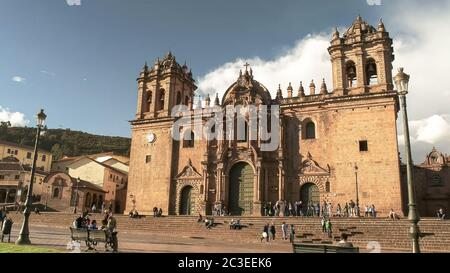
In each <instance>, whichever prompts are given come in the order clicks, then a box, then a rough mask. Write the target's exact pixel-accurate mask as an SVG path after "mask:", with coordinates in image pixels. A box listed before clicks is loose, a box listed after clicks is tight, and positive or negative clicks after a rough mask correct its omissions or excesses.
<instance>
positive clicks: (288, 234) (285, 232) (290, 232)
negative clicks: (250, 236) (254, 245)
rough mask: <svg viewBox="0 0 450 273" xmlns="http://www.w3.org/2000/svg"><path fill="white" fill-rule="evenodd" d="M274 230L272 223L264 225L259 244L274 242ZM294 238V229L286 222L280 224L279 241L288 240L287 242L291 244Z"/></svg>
mask: <svg viewBox="0 0 450 273" xmlns="http://www.w3.org/2000/svg"><path fill="white" fill-rule="evenodd" d="M276 233H277V231H276V228H275V225H274V223H273V222H272V223H271V224H266V225H264V227H263V232H262V235H261V242H263V241H265V242H270V241H275V238H276ZM294 238H295V227H294V225H292V224H291V225H288V224H286V222H283V223H282V224H281V239H282V240H289V242H291V243H293V242H294Z"/></svg>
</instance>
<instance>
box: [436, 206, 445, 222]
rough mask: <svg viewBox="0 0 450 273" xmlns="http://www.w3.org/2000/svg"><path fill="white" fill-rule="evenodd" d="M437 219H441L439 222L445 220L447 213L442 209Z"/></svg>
mask: <svg viewBox="0 0 450 273" xmlns="http://www.w3.org/2000/svg"><path fill="white" fill-rule="evenodd" d="M437 217H438V218H439V220H444V219H445V212H444V209H442V208H440V209H439V210H438V212H437Z"/></svg>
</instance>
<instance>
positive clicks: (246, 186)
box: [228, 162, 254, 215]
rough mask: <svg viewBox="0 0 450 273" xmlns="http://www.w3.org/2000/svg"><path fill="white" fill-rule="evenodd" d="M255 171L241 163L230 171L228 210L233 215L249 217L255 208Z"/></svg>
mask: <svg viewBox="0 0 450 273" xmlns="http://www.w3.org/2000/svg"><path fill="white" fill-rule="evenodd" d="M253 178H254V173H253V169H252V167H251V166H250V165H248V164H247V163H243V162H239V163H237V164H235V165H234V166H233V167H232V168H231V170H230V176H229V195H228V196H229V197H228V199H229V202H228V210H229V212H230V213H231V214H232V215H243V214H246V215H249V214H251V213H252V208H253V194H254V193H253Z"/></svg>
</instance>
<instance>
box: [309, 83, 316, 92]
mask: <svg viewBox="0 0 450 273" xmlns="http://www.w3.org/2000/svg"><path fill="white" fill-rule="evenodd" d="M315 94H316V85H315V84H314V80H311V83H310V84H309V95H315Z"/></svg>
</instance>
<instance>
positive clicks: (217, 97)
mask: <svg viewBox="0 0 450 273" xmlns="http://www.w3.org/2000/svg"><path fill="white" fill-rule="evenodd" d="M214 105H220V101H219V93H216V99H215V100H214Z"/></svg>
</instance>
